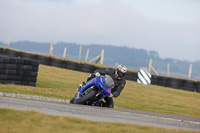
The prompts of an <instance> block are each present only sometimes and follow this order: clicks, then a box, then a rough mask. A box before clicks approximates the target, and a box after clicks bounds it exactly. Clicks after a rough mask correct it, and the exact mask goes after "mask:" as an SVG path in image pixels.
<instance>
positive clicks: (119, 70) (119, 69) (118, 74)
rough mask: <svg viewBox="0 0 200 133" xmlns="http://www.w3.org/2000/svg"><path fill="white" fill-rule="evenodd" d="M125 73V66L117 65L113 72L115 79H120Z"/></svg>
mask: <svg viewBox="0 0 200 133" xmlns="http://www.w3.org/2000/svg"><path fill="white" fill-rule="evenodd" d="M126 73H127V68H126V66H125V65H119V66H118V67H117V69H116V70H115V78H116V79H122V78H123V77H124V76H125V75H126Z"/></svg>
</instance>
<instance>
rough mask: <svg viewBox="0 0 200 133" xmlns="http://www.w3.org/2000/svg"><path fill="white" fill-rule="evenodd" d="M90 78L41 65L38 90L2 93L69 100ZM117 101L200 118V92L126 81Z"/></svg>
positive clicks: (119, 105)
mask: <svg viewBox="0 0 200 133" xmlns="http://www.w3.org/2000/svg"><path fill="white" fill-rule="evenodd" d="M88 75H89V74H88V73H82V72H78V71H72V70H67V69H60V68H56V67H50V66H44V65H40V68H39V75H38V80H37V87H29V86H17V85H2V84H0V91H1V92H14V93H23V94H29V95H38V96H45V97H54V98H59V99H70V98H72V97H73V96H74V94H75V90H76V86H77V84H79V83H81V82H82V81H85V80H86V78H87V76H88ZM114 102H115V108H123V109H132V110H141V111H149V112H158V113H168V114H176V115H185V116H195V117H200V111H199V110H200V93H195V92H188V91H182V90H176V89H171V88H167V87H160V86H155V85H142V84H138V83H136V82H133V81H127V85H126V87H125V89H124V90H123V92H122V93H121V95H120V96H119V97H118V98H115V99H114Z"/></svg>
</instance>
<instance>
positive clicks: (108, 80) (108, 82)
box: [103, 75, 115, 88]
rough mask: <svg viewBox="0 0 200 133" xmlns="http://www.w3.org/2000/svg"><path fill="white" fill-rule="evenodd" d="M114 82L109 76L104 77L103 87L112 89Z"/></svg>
mask: <svg viewBox="0 0 200 133" xmlns="http://www.w3.org/2000/svg"><path fill="white" fill-rule="evenodd" d="M114 85H115V83H114V81H113V79H112V78H111V77H110V76H109V75H105V81H104V85H103V86H104V87H108V88H114Z"/></svg>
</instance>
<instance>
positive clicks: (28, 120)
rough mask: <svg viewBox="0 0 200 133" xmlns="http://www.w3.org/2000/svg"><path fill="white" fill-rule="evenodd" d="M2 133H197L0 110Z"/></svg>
mask: <svg viewBox="0 0 200 133" xmlns="http://www.w3.org/2000/svg"><path fill="white" fill-rule="evenodd" d="M0 131H1V133H51V132H52V133H55V132H56V133H122V132H123V133H133V132H135V133H147V132H148V133H155V132H156V133H196V132H197V131H184V130H176V129H164V128H159V127H150V126H137V125H133V124H119V123H109V122H93V121H87V120H82V119H78V118H73V117H60V116H52V115H45V114H42V113H39V112H36V111H18V110H11V109H0Z"/></svg>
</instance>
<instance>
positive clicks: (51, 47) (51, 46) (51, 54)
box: [49, 41, 53, 56]
mask: <svg viewBox="0 0 200 133" xmlns="http://www.w3.org/2000/svg"><path fill="white" fill-rule="evenodd" d="M52 52H53V41H51V45H50V49H49V56H53V53H52Z"/></svg>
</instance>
